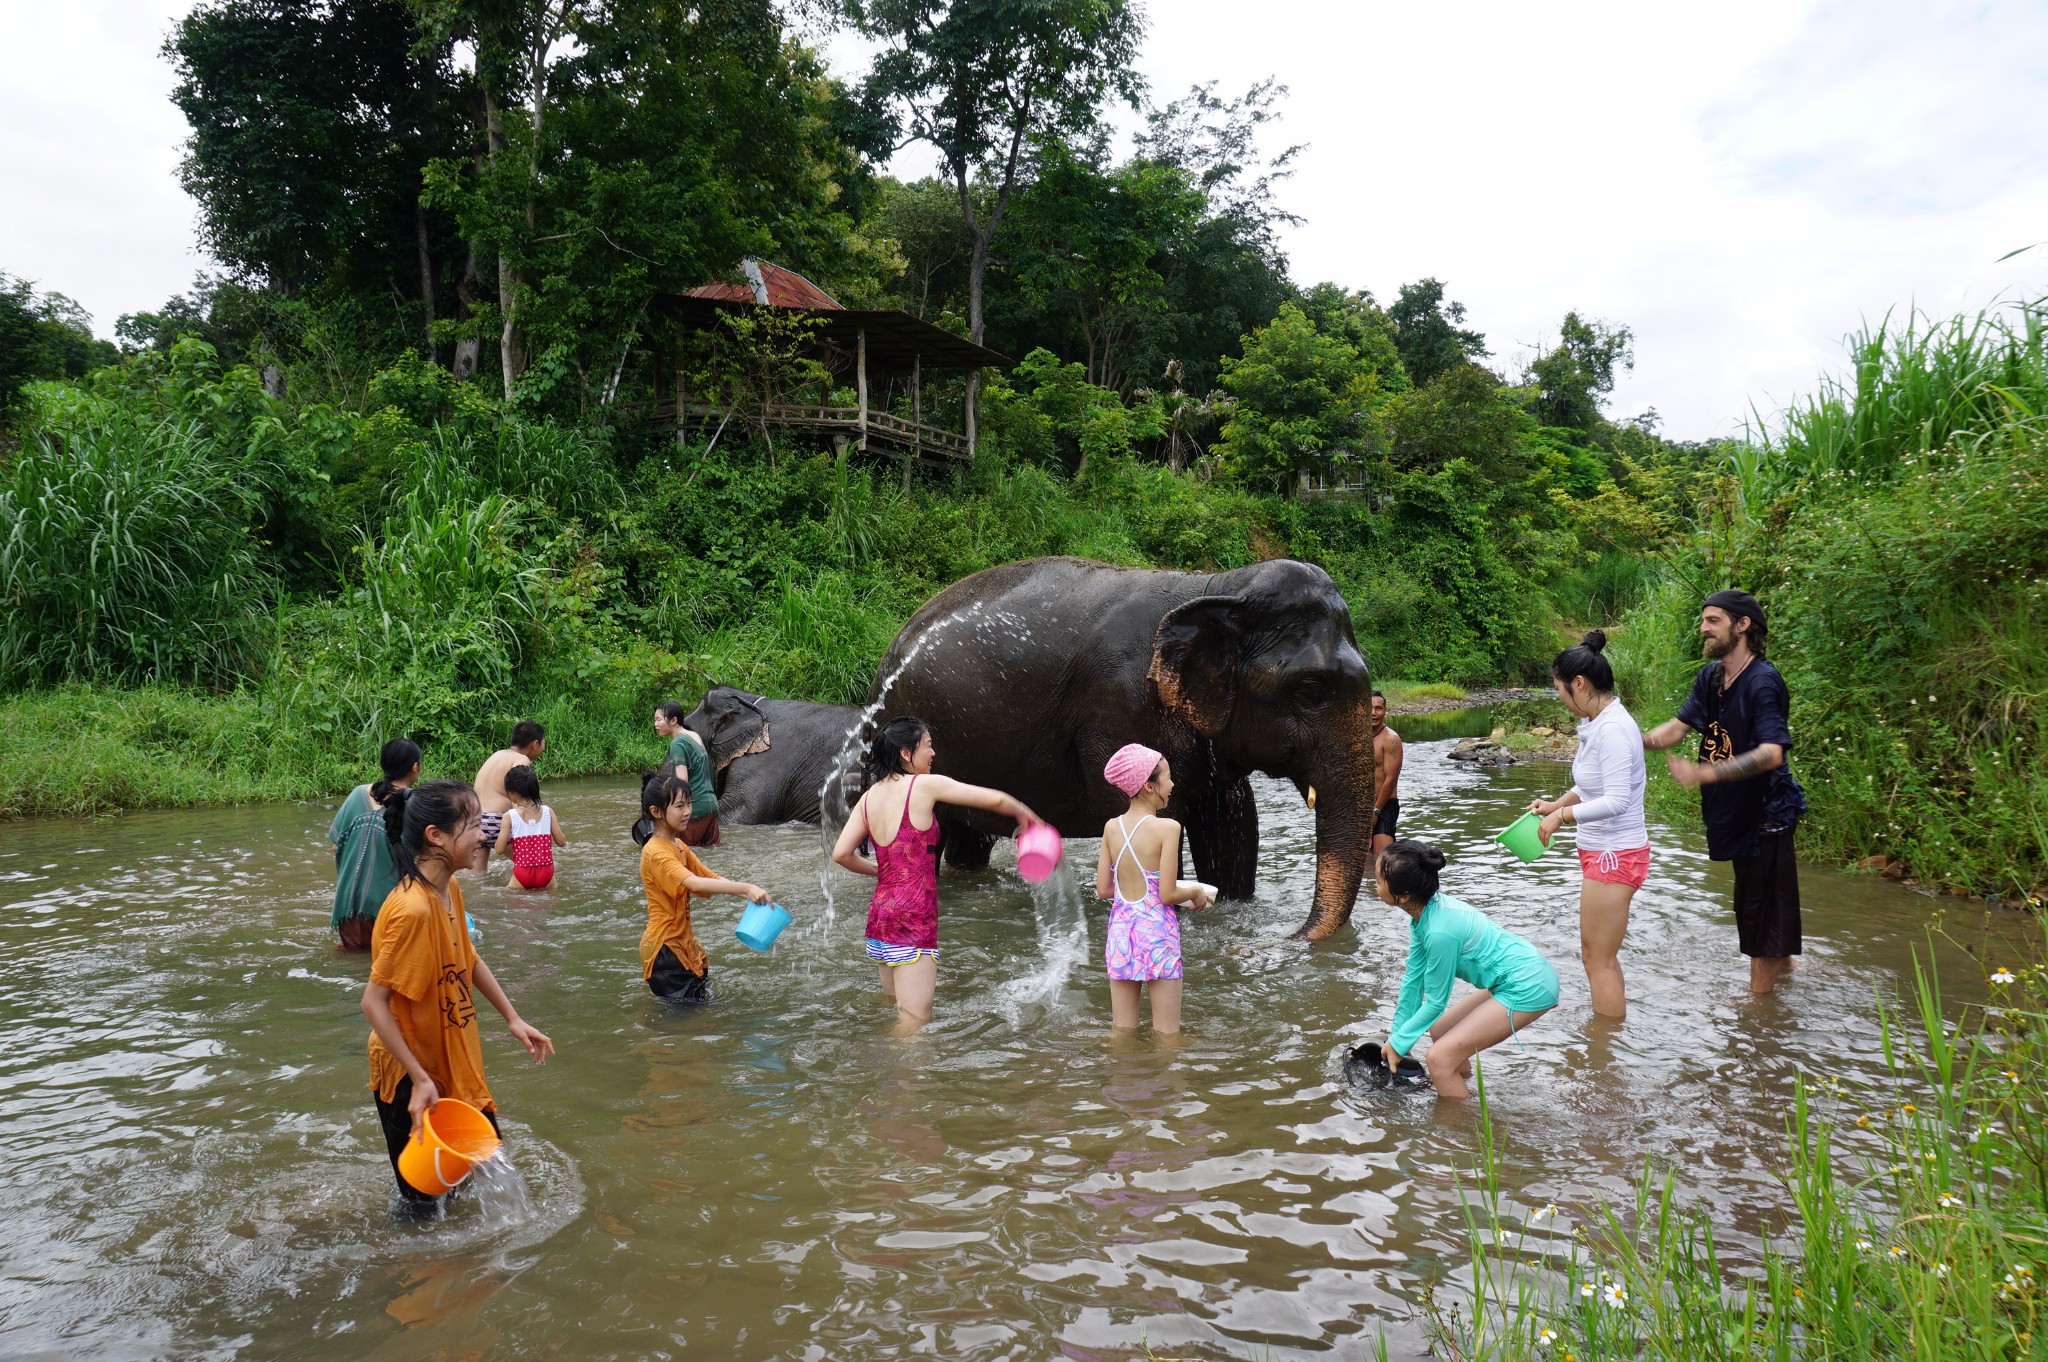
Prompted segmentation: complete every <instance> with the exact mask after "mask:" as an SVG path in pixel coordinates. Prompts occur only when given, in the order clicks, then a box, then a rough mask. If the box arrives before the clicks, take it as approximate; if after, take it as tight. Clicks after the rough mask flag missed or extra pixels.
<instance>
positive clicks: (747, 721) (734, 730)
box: [698, 691, 768, 771]
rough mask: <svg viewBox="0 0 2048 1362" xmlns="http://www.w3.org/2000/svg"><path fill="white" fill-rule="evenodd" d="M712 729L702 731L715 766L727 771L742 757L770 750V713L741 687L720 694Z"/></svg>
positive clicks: (717, 768)
mask: <svg viewBox="0 0 2048 1362" xmlns="http://www.w3.org/2000/svg"><path fill="white" fill-rule="evenodd" d="M710 729H711V731H710V732H709V733H700V734H699V735H698V736H699V737H701V738H703V739H704V749H705V750H706V751H707V752H709V753H710V754H711V769H712V770H714V771H723V770H724V769H725V768H726V767H728V766H730V765H732V764H733V762H734V761H736V760H738V759H739V758H741V757H745V756H751V755H752V754H753V753H756V752H765V751H767V750H768V716H767V715H765V714H763V713H762V712H761V707H760V706H759V705H757V704H755V703H754V702H753V701H751V700H749V699H748V698H747V697H746V696H744V695H741V694H740V693H739V692H738V691H733V692H730V693H729V694H726V695H723V696H720V697H719V704H718V706H717V710H716V712H715V713H714V714H713V715H712V720H711V724H710Z"/></svg>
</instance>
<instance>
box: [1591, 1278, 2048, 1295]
mask: <svg viewBox="0 0 2048 1362" xmlns="http://www.w3.org/2000/svg"><path fill="white" fill-rule="evenodd" d="M2006 1280H2007V1281H2011V1280H2012V1278H2011V1277H2007V1278H2006ZM1579 1294H1580V1295H1581V1296H1590V1295H1592V1294H1593V1284H1592V1283H1591V1282H1587V1283H1586V1284H1585V1285H1584V1286H1581V1287H1580V1288H1579Z"/></svg>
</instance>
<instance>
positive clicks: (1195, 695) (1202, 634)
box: [1145, 596, 1244, 738]
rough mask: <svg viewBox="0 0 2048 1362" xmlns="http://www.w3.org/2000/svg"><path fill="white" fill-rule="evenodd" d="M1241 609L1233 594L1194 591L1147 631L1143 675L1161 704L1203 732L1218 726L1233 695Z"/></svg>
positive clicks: (1212, 733) (1211, 733) (1240, 638)
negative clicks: (1147, 663) (1148, 662)
mask: <svg viewBox="0 0 2048 1362" xmlns="http://www.w3.org/2000/svg"><path fill="white" fill-rule="evenodd" d="M1243 609H1244V602H1243V601H1242V600H1240V599H1239V598H1238V597H1236V596H1197V597H1196V598H1195V599H1194V600H1191V601H1188V602H1186V603H1185V604H1183V605H1179V606H1176V607H1174V608H1173V609H1172V610H1170V611H1168V612H1167V614H1166V618H1164V619H1162V620H1160V621H1159V629H1158V631H1157V632H1156V633H1154V634H1153V635H1152V666H1151V669H1150V670H1149V671H1147V672H1146V673H1145V676H1146V679H1147V680H1149V681H1150V682H1151V683H1152V688H1153V690H1154V691H1155V692H1156V693H1157V694H1158V696H1159V703H1160V705H1161V707H1162V708H1164V709H1165V710H1166V712H1167V713H1169V714H1172V715H1174V716H1175V717H1177V718H1179V719H1181V720H1183V721H1185V722H1186V723H1188V724H1190V725H1191V726H1193V728H1194V730H1195V731H1196V732H1197V733H1200V734H1202V735H1203V736H1204V737H1210V738H1213V737H1215V736H1216V735H1217V734H1218V733H1221V732H1222V731H1223V726H1224V724H1226V723H1228V722H1229V721H1230V709H1231V705H1232V704H1233V703H1235V701H1236V699H1237V668H1238V662H1239V660H1240V657H1241V654H1242V651H1243V635H1244V630H1243V625H1242V612H1243Z"/></svg>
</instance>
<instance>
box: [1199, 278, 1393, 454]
mask: <svg viewBox="0 0 2048 1362" xmlns="http://www.w3.org/2000/svg"><path fill="white" fill-rule="evenodd" d="M1223 386H1224V387H1226V388H1228V389H1229V390H1230V393H1231V396H1232V397H1234V398H1235V399H1236V405H1235V406H1234V407H1233V408H1232V409H1231V413H1230V419H1229V420H1228V421H1227V422H1225V423H1224V426H1223V438H1222V441H1221V442H1220V444H1219V446H1218V449H1219V452H1220V453H1221V454H1222V456H1223V460H1224V464H1225V466H1226V467H1228V468H1229V469H1230V470H1231V471H1232V472H1234V473H1235V474H1236V475H1237V476H1238V477H1240V478H1242V479H1245V480H1246V481H1250V482H1260V483H1266V484H1267V485H1270V486H1275V487H1277V488H1281V489H1289V488H1291V485H1292V484H1293V482H1294V480H1295V478H1296V477H1297V476H1299V475H1302V474H1306V473H1321V474H1326V475H1327V474H1330V473H1334V472H1337V471H1339V470H1340V469H1342V468H1344V467H1345V466H1346V465H1352V464H1356V463H1357V462H1358V461H1359V460H1360V459H1362V457H1363V456H1364V454H1365V453H1366V445H1367V440H1368V438H1369V436H1370V434H1371V428H1372V414H1373V410H1374V408H1376V407H1377V406H1379V405H1380V404H1381V402H1382V400H1383V399H1382V397H1381V393H1380V381H1379V375H1378V373H1377V372H1375V371H1374V370H1373V369H1372V368H1371V366H1370V365H1368V364H1367V363H1366V362H1365V360H1364V359H1363V358H1362V357H1361V356H1360V355H1359V353H1358V351H1357V350H1356V349H1354V348H1353V347H1352V346H1351V344H1350V343H1349V342H1347V341H1345V340H1343V339H1341V338H1339V337H1336V336H1326V335H1324V334H1323V333H1322V332H1320V331H1318V330H1317V329H1316V325H1315V323H1314V322H1312V321H1310V320H1309V318H1308V314H1307V313H1305V312H1303V311H1302V309H1301V307H1300V305H1299V304H1296V303H1287V304H1284V305H1283V306H1282V307H1281V309H1280V314H1279V315H1278V316H1277V317H1275V318H1274V319H1273V320H1272V322H1271V323H1270V324H1268V325H1266V326H1263V327H1261V328H1259V329H1258V330H1257V331H1255V332H1253V333H1252V334H1251V336H1250V337H1248V338H1247V339H1246V341H1245V346H1244V353H1243V354H1242V355H1240V356H1237V357H1236V358H1233V359H1226V360H1225V361H1224V362H1223Z"/></svg>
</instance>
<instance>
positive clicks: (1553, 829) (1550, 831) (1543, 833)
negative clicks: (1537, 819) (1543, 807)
mask: <svg viewBox="0 0 2048 1362" xmlns="http://www.w3.org/2000/svg"><path fill="white" fill-rule="evenodd" d="M1563 826H1564V810H1563V809H1560V808H1558V807H1557V806H1556V805H1552V806H1551V808H1550V812H1549V813H1547V814H1545V815H1544V817H1543V821H1542V822H1541V823H1538V824H1537V825H1536V839H1537V840H1538V841H1540V842H1542V843H1543V845H1544V846H1546V847H1547V846H1549V845H1550V839H1551V838H1553V837H1555V836H1557V830H1558V829H1559V828H1561V827H1563Z"/></svg>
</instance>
